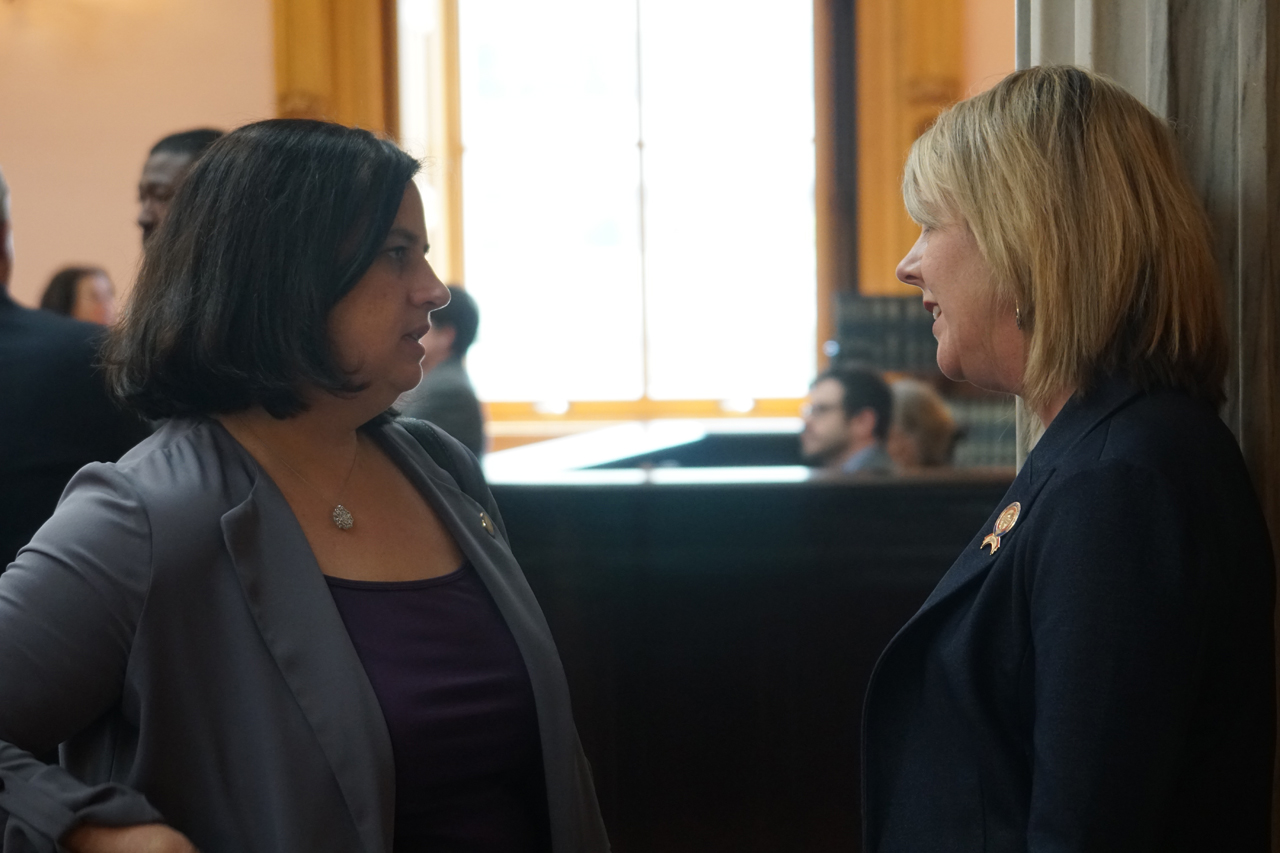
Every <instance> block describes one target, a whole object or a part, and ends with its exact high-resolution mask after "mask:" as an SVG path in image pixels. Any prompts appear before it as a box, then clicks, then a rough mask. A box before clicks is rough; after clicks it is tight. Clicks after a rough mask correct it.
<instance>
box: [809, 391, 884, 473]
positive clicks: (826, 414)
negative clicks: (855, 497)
mask: <svg viewBox="0 0 1280 853" xmlns="http://www.w3.org/2000/svg"><path fill="white" fill-rule="evenodd" d="M802 413H803V417H804V431H803V432H801V433H800V451H801V453H802V454H803V456H804V459H805V462H807V463H808V464H809V465H812V466H815V467H820V468H823V469H825V470H828V471H833V472H840V473H844V474H857V473H868V474H890V473H893V471H894V470H895V469H894V464H893V460H892V459H890V458H889V454H888V453H887V452H886V451H885V447H884V441H885V437H886V436H887V435H888V433H889V421H890V418H891V416H892V413H893V397H892V395H891V394H890V393H889V386H888V385H886V384H885V381H884V379H882V378H881V377H880V375H879V374H878V373H875V372H873V371H871V370H866V369H863V368H859V367H833V368H831V369H830V370H827V371H824V372H823V373H821V374H819V376H818V378H817V379H815V380H813V384H812V385H810V386H809V399H808V401H807V402H806V403H805V406H804V409H803V412H802Z"/></svg>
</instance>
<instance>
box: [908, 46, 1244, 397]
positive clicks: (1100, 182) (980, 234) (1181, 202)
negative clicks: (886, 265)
mask: <svg viewBox="0 0 1280 853" xmlns="http://www.w3.org/2000/svg"><path fill="white" fill-rule="evenodd" d="M903 196H904V198H905V200H906V205H907V210H908V212H909V213H910V214H911V217H912V218H913V219H915V220H916V222H918V223H920V224H921V225H926V226H931V227H936V226H938V225H941V224H943V223H946V222H954V221H955V220H956V218H957V217H958V218H959V219H962V220H963V221H964V222H965V223H966V224H967V225H968V227H969V228H970V230H971V231H972V232H973V235H974V237H975V238H976V241H977V244H978V248H979V250H980V251H981V253H982V255H983V258H984V259H985V260H986V262H987V263H988V265H989V266H990V267H991V270H992V273H993V276H994V279H995V280H994V282H993V284H994V285H995V291H996V298H997V299H1000V300H1003V301H1004V302H1005V304H1008V305H1011V306H1015V307H1016V309H1017V311H1018V313H1019V315H1020V317H1021V325H1022V329H1023V334H1024V335H1025V336H1026V339H1027V364H1026V370H1025V373H1024V375H1023V380H1022V381H1023V387H1022V396H1023V398H1024V399H1025V400H1027V402H1028V403H1029V404H1031V406H1032V408H1035V407H1037V406H1038V405H1040V404H1043V403H1046V402H1048V401H1049V400H1051V399H1052V398H1053V397H1055V396H1056V395H1058V394H1060V393H1061V392H1062V391H1064V390H1068V389H1075V390H1077V391H1079V392H1081V393H1084V392H1087V391H1088V389H1089V386H1090V384H1091V382H1093V381H1094V380H1095V379H1096V378H1097V377H1098V376H1099V375H1100V374H1103V373H1118V374H1120V375H1124V376H1127V377H1128V378H1129V379H1130V380H1131V381H1133V382H1135V383H1136V384H1139V385H1141V386H1143V387H1148V388H1150V387H1154V386H1175V387H1179V388H1183V389H1185V390H1186V391H1188V392H1190V393H1192V394H1194V395H1195V396H1197V397H1200V398H1203V399H1206V400H1209V401H1211V402H1213V403H1215V404H1216V403H1220V402H1221V401H1222V399H1223V381H1224V377H1225V375H1226V369H1227V361H1228V343H1227V331H1226V324H1225V322H1224V319H1223V308H1222V296H1221V288H1220V284H1219V278H1218V270H1217V267H1216V266H1215V264H1214V259H1213V253H1212V249H1211V247H1210V232H1209V224H1208V220H1207V219H1206V217H1205V214H1204V210H1203V208H1202V207H1201V204H1200V202H1199V200H1198V198H1197V197H1196V194H1195V191H1194V190H1193V189H1192V187H1191V184H1190V181H1189V180H1188V178H1187V175H1186V172H1185V170H1184V168H1183V166H1182V161H1181V159H1180V157H1179V155H1178V151H1177V148H1176V146H1175V143H1174V139H1173V134H1172V132H1171V131H1170V129H1169V126H1168V125H1167V124H1166V123H1165V122H1164V121H1162V120H1161V119H1159V118H1157V117H1156V116H1155V115H1154V114H1152V113H1151V111H1150V110H1148V109H1147V108H1146V107H1145V106H1143V105H1142V104H1141V103H1140V102H1139V101H1138V100H1137V99H1136V98H1134V97H1133V96H1132V95H1130V94H1129V93H1127V92H1126V91H1124V90H1123V89H1121V88H1120V87H1119V86H1118V85H1116V84H1115V83H1113V82H1111V81H1110V80H1107V79H1105V78H1103V77H1100V76H1098V75H1096V74H1092V73H1090V72H1088V71H1084V70H1081V69H1079V68H1073V67H1070V66H1054V67H1039V68H1029V69H1027V70H1025V71H1019V72H1017V73H1015V74H1012V75H1010V76H1009V77H1006V78H1005V79H1004V80H1003V81H1001V82H1000V83H999V84H998V85H996V86H995V87H994V88H993V89H990V90H989V91H987V92H984V93H982V94H980V95H978V96H976V97H973V98H970V99H969V100H966V101H962V102H960V103H959V104H956V105H955V106H953V107H951V108H950V109H949V110H947V111H946V112H944V113H943V114H942V115H941V116H940V117H939V118H938V120H937V122H935V123H934V124H933V126H932V127H930V128H929V129H928V130H927V131H925V133H924V134H923V135H922V136H921V137H920V138H919V139H918V140H916V143H915V145H913V146H912V148H911V154H910V156H909V158H908V160H907V166H906V172H905V175H904V177H903Z"/></svg>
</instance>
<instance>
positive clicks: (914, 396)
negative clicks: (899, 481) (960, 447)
mask: <svg viewBox="0 0 1280 853" xmlns="http://www.w3.org/2000/svg"><path fill="white" fill-rule="evenodd" d="M889 390H890V392H892V394H893V421H892V423H890V424H889V437H888V439H886V441H885V449H886V450H887V451H888V452H889V455H890V456H891V457H892V458H893V461H894V464H896V465H897V466H898V468H899V469H901V470H910V469H913V468H941V467H944V466H948V465H950V464H951V458H952V456H953V455H954V453H955V447H956V438H957V437H958V435H959V431H958V430H957V429H956V419H955V417H953V416H952V414H951V409H950V408H948V406H947V404H946V402H944V401H943V399H942V396H941V395H940V394H938V392H937V391H935V390H933V388H931V387H930V386H929V385H927V384H926V383H924V382H921V381H920V380H918V379H899V380H897V381H896V382H892V383H890V384H889Z"/></svg>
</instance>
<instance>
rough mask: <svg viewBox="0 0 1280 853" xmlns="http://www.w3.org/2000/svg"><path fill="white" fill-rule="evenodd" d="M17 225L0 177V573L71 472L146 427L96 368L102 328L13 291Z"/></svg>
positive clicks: (114, 455)
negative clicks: (20, 299)
mask: <svg viewBox="0 0 1280 853" xmlns="http://www.w3.org/2000/svg"><path fill="white" fill-rule="evenodd" d="M12 270H13V229H12V228H11V227H10V223H9V189H8V185H7V184H6V183H5V181H4V176H3V175H0V401H2V402H0V572H2V571H4V568H5V567H6V566H7V565H9V563H10V562H12V561H13V558H14V556H15V555H16V554H17V553H18V549H19V548H21V547H22V546H23V545H26V544H27V542H28V541H29V540H30V539H31V536H32V535H33V534H34V533H35V532H36V530H38V529H39V528H40V525H42V524H44V522H45V521H46V520H47V519H48V518H49V516H50V515H52V514H53V510H54V507H56V506H57V504H58V498H59V497H60V496H61V495H62V489H63V488H64V487H65V486H66V485H67V481H68V480H70V479H71V475H72V474H74V473H75V472H76V471H78V470H79V469H80V468H81V466H83V465H87V464H88V463H90V462H113V461H115V460H116V459H118V458H119V457H120V455H121V454H123V453H124V452H125V451H126V450H128V449H129V448H130V447H133V445H134V444H136V443H138V442H139V441H141V440H142V439H143V438H144V437H146V435H147V433H148V432H149V429H148V428H147V426H146V425H145V424H144V423H143V422H142V421H140V420H138V419H137V418H135V417H133V416H132V415H128V414H125V413H124V412H122V411H121V410H120V409H118V408H116V406H115V405H114V403H113V402H112V400H111V398H110V397H109V396H108V394H107V389H106V386H105V385H104V384H103V376H102V373H101V371H99V370H98V369H96V367H95V364H96V362H97V359H98V344H99V342H100V340H101V336H102V331H103V330H102V327H101V326H94V325H90V324H89V323H82V322H80V321H78V320H73V319H71V318H70V317H63V316H60V315H58V314H54V313H53V312H51V311H36V310H32V309H30V308H24V307H22V306H21V305H19V304H18V303H16V302H14V301H13V299H12V298H10V296H9V278H10V274H11V272H12Z"/></svg>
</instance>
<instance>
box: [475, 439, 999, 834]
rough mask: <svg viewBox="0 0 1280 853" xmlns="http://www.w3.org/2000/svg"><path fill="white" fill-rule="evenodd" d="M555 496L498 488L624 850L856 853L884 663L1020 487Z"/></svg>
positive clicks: (989, 475) (744, 472) (975, 480)
mask: <svg viewBox="0 0 1280 853" xmlns="http://www.w3.org/2000/svg"><path fill="white" fill-rule="evenodd" d="M512 452H514V451H512ZM597 464H599V463H597ZM497 467H498V468H501V466H500V465H499V466H497ZM536 479H537V478H536V477H535V476H534V475H533V474H532V473H531V472H529V471H525V472H524V475H523V476H522V477H514V476H513V477H512V480H513V481H512V482H505V483H504V482H500V480H501V477H496V478H495V480H498V482H495V484H494V492H495V494H496V496H497V499H498V502H499V504H500V506H501V508H502V512H503V515H504V517H505V519H506V522H507V526H508V529H509V532H510V536H511V544H512V548H513V549H514V550H515V553H516V556H517V557H518V558H519V559H520V562H521V565H522V566H523V567H524V570H525V573H526V574H527V575H528V577H529V582H530V583H531V584H532V586H533V588H534V591H535V592H536V593H537V595H538V598H539V600H540V601H541V602H542V607H543V609H544V610H545V611H546V614H547V619H548V620H549V622H550V624H551V629H552V631H553V633H554V634H555V637H556V641H557V643H558V645H559V648H560V653H561V656H562V658H563V660H564V665H565V669H566V671H567V673H568V678H569V685H570V689H571V690H572V693H573V701H574V708H575V713H576V715H577V720H578V727H579V730H580V732H581V734H582V740H583V744H584V747H585V749H586V752H587V755H588V757H589V758H590V760H591V762H592V764H593V766H594V769H595V778H596V785H597V790H598V792H599V796H600V801H601V805H602V808H603V810H604V814H605V820H606V822H607V823H608V826H609V831H610V836H611V838H612V839H613V843H614V850H615V851H618V853H641V851H643V853H686V851H687V853H695V851H696V853H716V851H725V853H728V851H734V853H742V852H743V851H760V853H765V851H768V853H778V852H779V851H786V853H800V852H802V851H833V853H834V851H841V853H849V851H856V850H857V849H858V838H859V833H860V828H859V812H860V801H859V784H858V783H859V772H860V770H859V767H860V758H859V729H860V717H861V705H862V695H863V692H864V690H865V687H866V683H867V680H868V678H869V676H870V673H871V668H872V666H873V665H874V663H875V660H876V658H877V656H878V655H879V653H880V650H881V649H882V648H883V647H884V645H885V644H886V643H887V642H888V640H889V639H890V637H892V635H893V633H894V632H895V631H896V630H897V628H898V627H899V626H900V625H901V624H902V623H903V622H905V621H906V620H907V618H909V617H910V615H911V614H912V613H913V612H914V611H915V610H916V609H917V608H918V607H919V605H920V604H921V602H922V601H923V600H924V598H925V596H926V595H927V594H928V592H929V590H930V589H932V587H933V585H934V584H935V583H936V582H937V580H938V578H939V577H941V575H942V573H943V572H944V571H945V570H946V569H947V567H948V566H949V565H950V564H951V562H952V561H953V560H954V559H955V557H956V555H957V554H958V553H959V551H960V550H961V549H962V548H963V547H965V546H966V545H967V544H968V542H969V541H970V539H971V538H972V537H973V536H974V534H975V533H977V532H978V529H979V527H980V526H981V525H982V524H983V522H984V521H985V520H986V518H987V516H988V514H989V513H990V512H991V510H992V508H993V507H995V506H996V504H997V502H998V501H999V499H1000V497H1001V496H1002V495H1003V494H1004V491H1005V489H1006V488H1007V487H1008V484H1009V482H1010V481H1011V479H1012V471H1004V470H1000V471H973V472H957V473H953V474H949V475H945V476H940V477H936V478H925V479H915V480H878V481H873V480H858V481H855V480H851V479H826V478H821V477H816V478H815V477H811V476H809V475H808V473H807V472H805V471H804V470H803V469H792V468H785V467H783V468H772V469H771V468H759V469H716V468H680V469H674V470H671V469H665V468H655V469H652V470H649V471H641V470H635V469H631V470H626V469H615V470H599V469H597V470H592V471H578V472H565V471H561V472H559V473H547V475H546V479H547V482H542V483H539V482H536ZM517 481H518V482H517Z"/></svg>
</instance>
